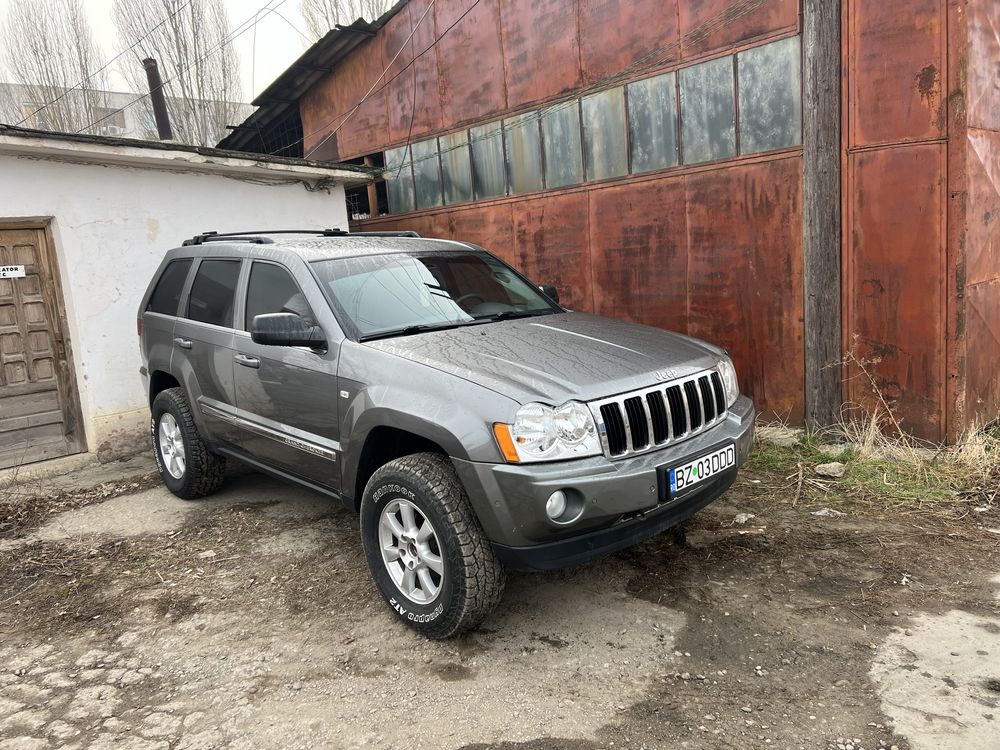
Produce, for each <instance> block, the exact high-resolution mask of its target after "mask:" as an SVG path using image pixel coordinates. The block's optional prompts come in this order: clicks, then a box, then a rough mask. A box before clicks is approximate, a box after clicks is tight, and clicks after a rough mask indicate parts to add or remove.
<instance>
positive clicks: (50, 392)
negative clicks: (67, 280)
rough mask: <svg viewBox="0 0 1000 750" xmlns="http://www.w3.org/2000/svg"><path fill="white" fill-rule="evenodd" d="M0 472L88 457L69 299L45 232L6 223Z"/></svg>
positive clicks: (0, 301)
mask: <svg viewBox="0 0 1000 750" xmlns="http://www.w3.org/2000/svg"><path fill="white" fill-rule="evenodd" d="M0 266H24V271H25V275H24V276H23V277H20V278H18V277H15V278H0V469H4V468H10V467H12V466H18V465H21V464H26V463H31V462H32V461H40V460H42V459H45V458H55V457H57V456H65V455H67V454H70V453H78V452H80V451H81V450H83V446H84V439H83V435H82V431H81V426H80V419H79V406H78V400H77V395H76V388H75V381H74V378H73V371H72V369H71V368H70V363H69V361H68V356H67V347H66V339H65V326H64V323H63V314H62V309H63V306H62V292H61V289H60V285H59V273H58V268H57V266H56V263H55V254H54V253H53V252H52V246H51V243H50V242H49V241H48V233H47V232H46V230H45V226H44V224H41V225H38V226H31V225H21V224H10V223H7V224H5V223H3V222H0Z"/></svg>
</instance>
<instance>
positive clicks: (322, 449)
mask: <svg viewBox="0 0 1000 750" xmlns="http://www.w3.org/2000/svg"><path fill="white" fill-rule="evenodd" d="M200 406H201V408H202V410H203V411H204V412H206V413H208V414H211V415H212V416H213V417H216V418H218V419H221V420H223V421H224V422H228V423H229V424H232V425H235V426H236V427H239V428H241V429H244V430H248V431H249V432H253V433H256V434H257V435H260V436H262V437H266V438H270V439H271V440H274V441H276V442H279V443H284V444H285V445H287V446H290V447H292V448H297V449H298V450H300V451H305V452H306V453H311V454H313V455H314V456H319V457H320V458H325V459H327V460H328V461H336V460H337V450H338V449H339V447H340V446H339V443H338V444H337V446H338V447H337V449H334V448H328V447H326V446H323V445H319V444H318V443H316V442H313V441H312V440H304V439H302V438H299V437H297V436H294V435H292V434H290V433H289V432H284V431H282V430H275V429H272V428H270V427H265V426H264V425H262V424H260V423H258V422H254V421H252V420H250V419H247V418H246V417H245V416H242V414H243V413H240V411H239V410H238V409H237V410H236V411H237V413H236V414H232V413H230V412H228V411H226V410H224V409H220V408H219V407H217V406H213V405H212V404H207V403H204V402H202V403H201V404H200ZM244 413H245V412H244ZM288 429H293V428H288ZM306 434H310V435H311V433H306ZM317 438H318V436H317ZM318 439H322V438H318ZM329 442H331V443H332V442H333V441H329Z"/></svg>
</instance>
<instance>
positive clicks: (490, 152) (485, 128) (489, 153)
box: [469, 122, 507, 199]
mask: <svg viewBox="0 0 1000 750" xmlns="http://www.w3.org/2000/svg"><path fill="white" fill-rule="evenodd" d="M469 141H470V142H471V143H472V184H473V188H474V190H475V195H476V198H480V199H481V198H493V197H494V196H497V195H505V194H506V193H507V183H506V182H505V178H504V171H503V170H504V166H503V136H502V134H501V131H500V123H499V122H494V123H491V124H489V125H481V126H479V127H478V128H472V129H471V130H470V131H469Z"/></svg>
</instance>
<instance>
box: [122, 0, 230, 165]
mask: <svg viewBox="0 0 1000 750" xmlns="http://www.w3.org/2000/svg"><path fill="white" fill-rule="evenodd" d="M114 20H115V25H116V26H117V27H118V39H119V43H120V44H121V46H122V48H123V49H126V48H128V47H130V46H132V45H133V44H134V43H135V40H137V39H140V38H142V41H141V42H140V43H139V45H138V46H137V47H136V48H135V50H134V52H135V54H132V53H129V54H128V55H126V56H124V57H123V58H122V59H123V63H124V64H123V65H122V67H121V72H122V75H123V76H124V77H125V80H126V81H128V82H129V85H130V86H131V87H132V88H133V90H135V91H138V92H145V91H147V90H148V85H147V83H146V73H145V70H144V69H143V67H142V65H141V64H140V63H139V59H142V58H146V57H153V58H155V59H156V61H157V62H158V63H159V66H160V74H161V75H162V77H163V82H164V85H163V87H164V93H165V94H166V97H167V108H168V110H169V111H170V119H171V125H172V127H173V132H174V138H176V139H177V140H179V141H182V142H185V143H193V144H198V145H202V146H214V145H215V144H216V143H217V142H218V141H219V140H221V139H222V138H223V137H224V136H225V134H226V130H225V126H226V125H227V124H231V123H234V122H236V121H238V120H241V119H242V112H243V107H242V105H241V104H240V103H239V101H240V99H241V98H242V89H241V86H240V75H239V58H238V56H237V54H236V52H235V50H234V49H233V46H232V45H231V44H229V43H228V41H229V33H230V31H229V17H228V16H227V14H226V10H225V7H224V6H223V4H222V0H191V1H190V2H188V0H115V2H114ZM143 37H144V38H143ZM137 56H138V57H137ZM135 106H136V107H140V106H141V107H146V108H147V110H149V100H148V98H147V99H144V100H143V101H142V103H141V104H136V105H135Z"/></svg>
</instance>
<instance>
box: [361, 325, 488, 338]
mask: <svg viewBox="0 0 1000 750" xmlns="http://www.w3.org/2000/svg"><path fill="white" fill-rule="evenodd" d="M475 323H476V321H474V320H460V321H452V322H450V323H420V324H419V325H412V326H403V327H402V328H393V329H392V330H390V331H377V332H376V333H368V334H365V335H364V336H361V337H360V338H358V341H375V340H377V339H390V338H392V337H394V336H412V335H413V334H415V333H426V332H427V331H447V330H448V329H449V328H461V327H462V326H467V325H475Z"/></svg>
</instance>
